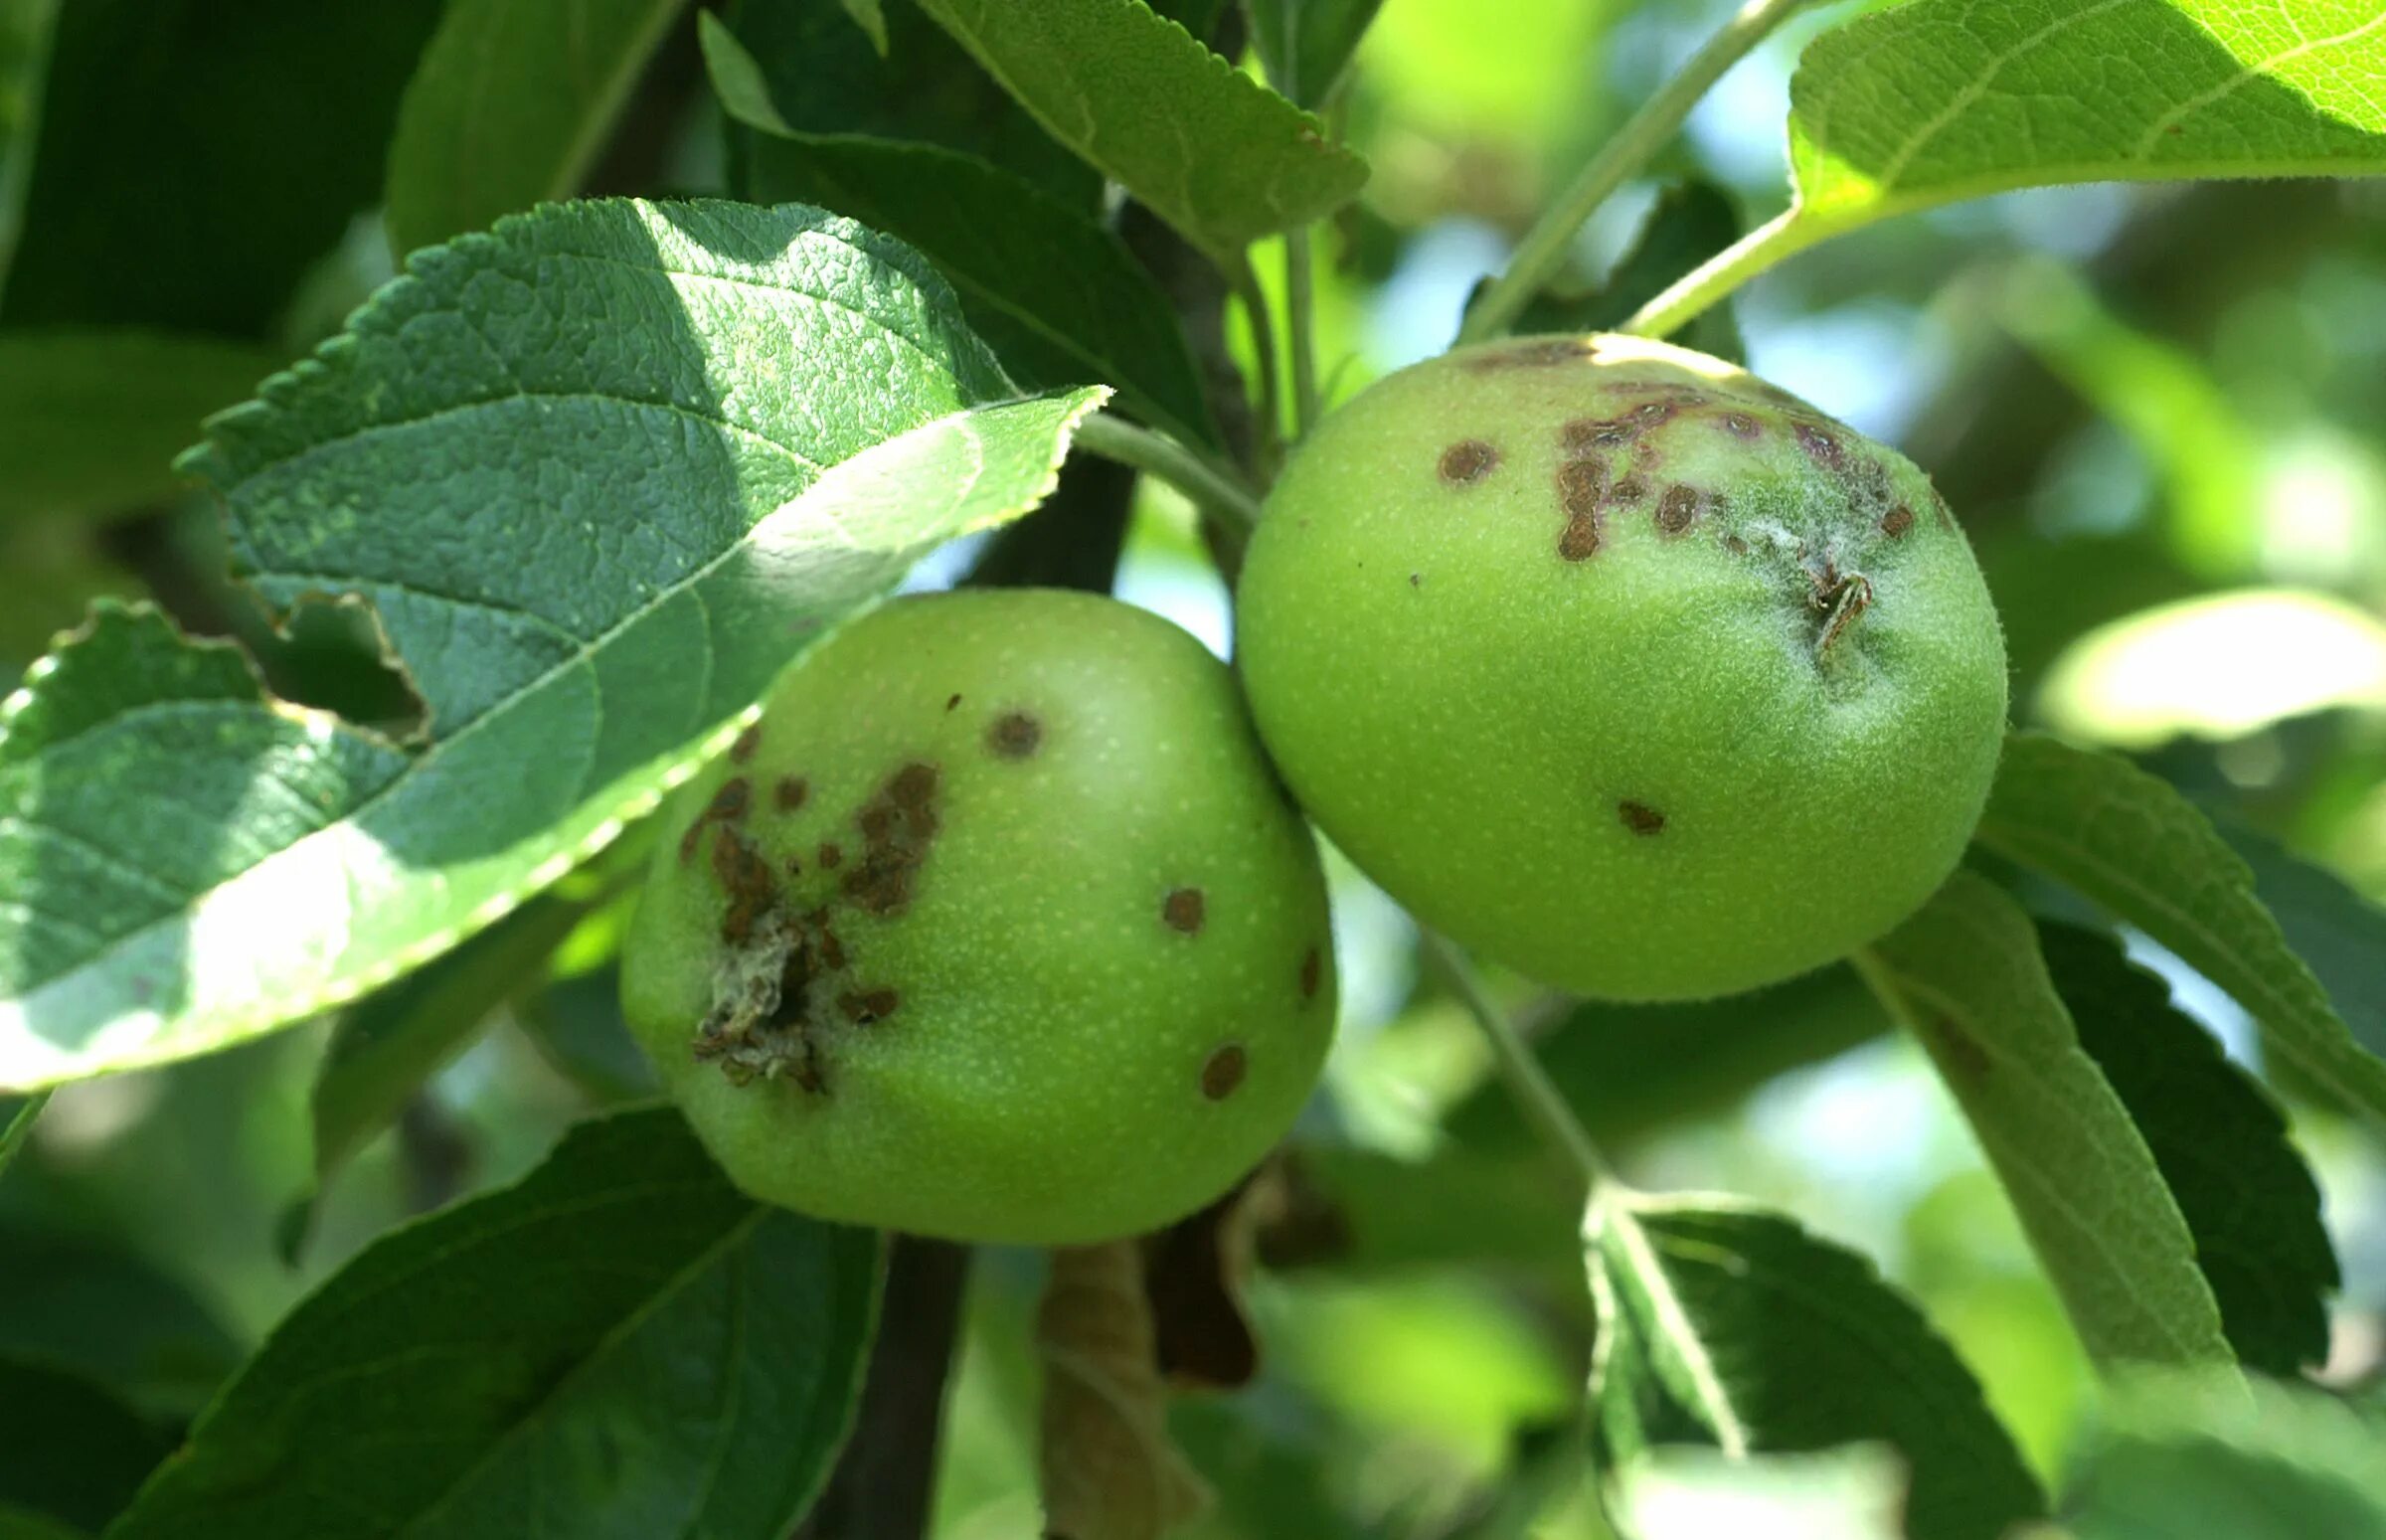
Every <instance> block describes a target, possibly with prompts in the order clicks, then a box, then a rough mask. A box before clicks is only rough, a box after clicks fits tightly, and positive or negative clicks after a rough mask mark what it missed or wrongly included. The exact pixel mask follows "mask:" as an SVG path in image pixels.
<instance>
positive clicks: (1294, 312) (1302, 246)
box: [1284, 225, 1317, 443]
mask: <svg viewBox="0 0 2386 1540" xmlns="http://www.w3.org/2000/svg"><path fill="white" fill-rule="evenodd" d="M1315 283H1316V275H1315V273H1314V272H1313V271H1312V270H1311V256H1310V251H1309V227H1308V226H1306V225H1295V226H1293V227H1292V228H1291V229H1290V230H1287V231H1285V232H1284V292H1285V300H1284V322H1285V324H1286V325H1287V326H1288V327H1289V328H1290V329H1291V333H1292V335H1291V349H1292V440H1293V442H1295V443H1298V442H1299V441H1300V440H1301V439H1303V438H1306V437H1307V436H1308V435H1309V429H1310V428H1314V427H1316V426H1317V337H1316V328H1317V317H1316V303H1315V294H1314V286H1315Z"/></svg>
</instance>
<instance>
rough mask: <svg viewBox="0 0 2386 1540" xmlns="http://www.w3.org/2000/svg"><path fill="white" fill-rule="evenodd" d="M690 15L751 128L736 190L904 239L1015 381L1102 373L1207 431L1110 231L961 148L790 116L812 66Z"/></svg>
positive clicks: (1160, 321)
mask: <svg viewBox="0 0 2386 1540" xmlns="http://www.w3.org/2000/svg"><path fill="white" fill-rule="evenodd" d="M765 14H767V12H766V13H765ZM698 22H699V26H700V28H701V34H700V35H701V37H702V39H703V43H704V53H705V61H706V64H707V65H708V67H709V68H710V69H711V71H712V75H713V86H714V89H715V90H716V92H717V93H718V94H719V95H720V97H721V103H722V107H723V109H724V110H725V111H727V112H728V113H729V115H730V116H731V117H732V118H734V119H736V120H737V121H738V122H741V123H743V124H745V125H747V126H748V127H750V128H753V129H755V130H757V131H758V132H757V137H756V138H755V139H754V140H753V141H752V142H751V143H750V144H749V147H748V153H747V173H746V175H747V185H746V189H745V190H746V194H747V196H749V197H751V198H753V199H754V200H756V201H757V202H766V203H768V202H778V201H781V200H785V199H798V200H801V201H804V202H808V203H816V204H820V205H822V206H824V207H828V208H833V209H835V210H836V211H837V212H838V213H840V214H847V215H851V216H852V217H853V218H855V219H858V220H860V221H862V222H863V223H864V224H866V225H868V226H870V227H871V228H872V229H874V230H882V231H885V232H886V233H888V234H889V235H892V236H895V237H897V238H898V239H900V240H903V241H908V242H910V243H911V244H912V245H913V246H916V247H918V248H919V249H920V250H921V251H922V252H923V253H925V254H927V256H928V257H930V259H931V260H933V261H935V262H936V263H937V269H938V270H939V271H941V272H942V273H943V274H944V275H945V277H947V278H949V279H950V280H951V281H952V284H953V287H954V288H955V289H957V290H958V291H959V293H960V296H961V303H962V306H963V308H964V310H965V311H966V312H967V314H968V317H969V320H970V323H971V324H972V325H973V326H974V327H975V328H976V330H977V332H978V334H979V335H980V336H982V337H984V338H985V339H986V340H987V341H988V342H990V343H992V344H993V346H994V349H995V351H996V352H997V353H999V354H1001V355H1002V359H1003V363H1004V365H1005V367H1006V368H1007V369H1008V370H1009V371H1010V373H1011V375H1012V376H1013V378H1015V379H1018V380H1020V381H1021V382H1023V383H1024V384H1026V385H1028V386H1031V387H1035V388H1045V389H1048V388H1052V387H1056V386H1064V385H1085V384H1096V383H1100V384H1108V385H1114V386H1116V387H1118V390H1119V393H1120V399H1121V401H1122V403H1124V404H1125V405H1127V406H1130V407H1131V408H1133V409H1134V410H1135V411H1136V412H1137V413H1138V414H1139V415H1141V416H1143V417H1145V418H1148V419H1150V420H1151V421H1153V422H1155V423H1157V424H1158V425H1159V426H1161V427H1163V428H1167V429H1168V430H1169V431H1170V432H1172V433H1174V434H1176V435H1177V436H1178V437H1180V438H1185V439H1188V440H1194V441H1202V440H1207V441H1212V442H1214V441H1215V440H1216V439H1217V436H1218V430H1217V428H1216V426H1215V424H1214V423H1213V422H1212V421H1211V418H1210V409H1209V404H1208V402H1207V401H1206V400H1204V398H1203V396H1202V389H1201V380H1200V377H1199V375H1198V374H1197V373H1196V372H1195V369H1194V366H1193V355H1192V352H1191V351H1190V350H1189V349H1188V348H1187V347H1186V345H1185V334H1184V331H1183V329H1182V328H1181V327H1180V326H1179V325H1178V324H1177V318H1176V313H1175V311H1174V310H1172V309H1171V308H1170V307H1169V302H1168V296H1167V295H1166V293H1164V292H1163V291H1162V290H1161V288H1160V286H1159V284H1158V283H1157V282H1155V281H1154V280H1153V278H1152V276H1151V274H1150V273H1149V272H1148V271H1147V270H1146V269H1145V268H1144V267H1143V266H1142V264H1140V263H1139V262H1137V261H1136V260H1135V258H1134V257H1133V256H1132V255H1131V254H1129V253H1128V251H1127V250H1126V247H1125V245H1124V244H1123V243H1121V242H1120V241H1119V239H1118V237H1117V236H1116V235H1115V234H1113V233H1112V232H1111V231H1109V230H1108V229H1106V228H1105V227H1104V226H1102V225H1101V224H1099V223H1097V222H1096V220H1095V219H1094V218H1093V217H1092V216H1091V215H1090V214H1087V213H1084V212H1082V211H1080V210H1078V209H1076V208H1073V207H1072V206H1070V205H1069V204H1068V203H1066V202H1064V201H1062V200H1061V199H1059V198H1056V197H1054V196H1052V195H1051V194H1048V193H1046V192H1045V191H1044V190H1043V189H1041V188H1039V187H1037V186H1036V185H1034V184H1033V183H1030V182H1027V181H1024V180H1022V179H1021V178H1019V177H1017V176H1014V175H1012V174H1011V173H1009V172H1007V171H1004V170H1002V169H1000V168H998V167H996V166H994V165H992V164H990V163H988V162H987V161H985V160H982V159H980V158H978V157H977V156H975V155H969V154H963V153H961V152H959V151H955V150H948V149H944V148H941V147H939V146H937V145H933V144H927V143H919V142H905V141H897V140H890V139H875V138H870V137H867V136H864V135H858V134H850V133H838V134H818V133H804V132H802V131H800V130H798V129H796V128H794V127H792V126H790V125H789V123H788V121H787V118H786V115H785V114H784V113H783V112H782V111H781V109H780V98H782V97H786V98H791V99H800V97H801V94H802V91H803V88H804V86H805V84H806V83H807V82H808V81H809V80H810V79H811V73H812V70H813V69H814V62H813V61H812V60H810V59H809V58H807V57H805V56H803V55H802V54H800V53H793V52H787V51H781V52H780V53H778V54H776V55H774V56H773V57H772V58H770V59H769V60H767V61H766V60H763V59H760V58H758V57H757V56H756V55H754V54H752V53H750V52H749V51H748V50H747V48H746V47H745V45H744V44H743V43H742V42H741V41H740V40H739V38H738V36H737V34H735V33H733V32H732V31H731V30H730V29H729V28H728V27H725V26H723V25H722V24H721V23H719V22H718V21H716V20H714V19H713V18H712V17H711V16H709V15H706V16H702V17H699V18H698Z"/></svg>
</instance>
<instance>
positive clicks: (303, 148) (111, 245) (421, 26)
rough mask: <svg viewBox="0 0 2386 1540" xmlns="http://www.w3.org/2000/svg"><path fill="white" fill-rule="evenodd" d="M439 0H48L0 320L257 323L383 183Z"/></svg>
mask: <svg viewBox="0 0 2386 1540" xmlns="http://www.w3.org/2000/svg"><path fill="white" fill-rule="evenodd" d="M438 14H439V3H438V0H376V3H373V4H369V5H325V4H323V3H322V0H241V3H240V4H237V5H215V4H199V5H189V4H186V5H171V6H163V7H161V6H159V5H157V4H156V3H155V0H62V3H61V4H60V6H59V10H58V18H57V31H56V34H55V38H54V41H53V43H52V48H51V60H50V71H49V81H48V85H47V86H46V87H45V90H44V93H43V97H42V110H41V119H40V122H39V124H38V125H37V126H36V127H35V128H34V130H33V133H32V139H33V144H32V155H33V175H32V179H31V181H30V183H29V184H28V186H27V188H26V193H25V213H24V228H23V232H22V234H21V236H20V239H19V241H18V245H17V254H16V259H15V261H14V263H13V264H12V265H11V266H10V268H9V270H8V286H7V288H6V289H5V290H0V324H6V325H8V326H10V327H24V326H107V325H122V326H152V327H160V328H164V329H166V330H169V331H185V332H214V333H218V334H220V335H224V336H232V337H248V338H256V337H264V336H267V335H269V334H270V332H271V330H272V328H273V323H274V320H275V318H276V317H277V316H278V315H280V313H281V311H282V307H283V306H284V304H286V303H287V302H288V300H289V298H290V295H291V292H292V290H293V289H295V288H296V286H297V283H298V278H299V275H300V274H301V273H303V272H304V271H306V269H307V268H308V267H309V266H310V265H311V264H312V263H313V262H314V261H315V260H316V259H317V258H318V257H323V256H324V255H325V254H327V253H329V252H330V251H331V249H332V248H333V247H334V246H335V245H337V244H338V242H339V240H340V237H341V235H342V234H343V233H344V232H345V231H346V230H347V228H348V222H349V221H350V219H351V218H353V217H354V216H355V215H356V214H357V213H358V212H360V211H362V210H364V209H367V208H369V207H371V206H372V204H373V203H374V202H375V200H376V199H377V198H378V197H379V196H380V193H381V177H382V161H383V157H384V154H385V153H386V150H387V147H388V144H389V134H390V125H391V122H392V121H393V120H394V118H395V117H396V115H397V110H398V95H399V92H400V91H401V90H402V89H403V88H404V86H405V85H406V81H407V77H408V76H409V75H410V74H412V73H413V71H414V67H415V61H416V59H417V58H418V57H419V56H420V55H421V54H422V52H423V44H424V42H425V40H426V39H427V38H428V37H429V36H430V30H431V26H432V24H433V23H434V22H435V21H436V20H437V18H438Z"/></svg>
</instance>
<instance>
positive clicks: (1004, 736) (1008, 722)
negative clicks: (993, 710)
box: [986, 711, 1044, 760]
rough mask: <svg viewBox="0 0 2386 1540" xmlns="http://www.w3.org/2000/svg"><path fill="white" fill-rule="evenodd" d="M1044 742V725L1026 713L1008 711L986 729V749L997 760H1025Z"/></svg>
mask: <svg viewBox="0 0 2386 1540" xmlns="http://www.w3.org/2000/svg"><path fill="white" fill-rule="evenodd" d="M1043 742H1044V724H1043V723H1041V722H1038V721H1037V720H1036V719H1035V718H1033V717H1031V716H1029V715H1028V714H1027V713H1026V712H1024V711H1006V712H1004V713H1003V714H1002V715H1001V716H999V717H996V718H995V719H994V725H993V726H992V727H990V728H988V729H986V747H987V748H988V749H991V750H992V751H993V752H994V755H995V757H996V758H997V759H1003V760H1024V759H1026V758H1027V757H1028V756H1029V755H1031V754H1034V753H1035V752H1036V748H1037V746H1038V745H1040V744H1042V743H1043Z"/></svg>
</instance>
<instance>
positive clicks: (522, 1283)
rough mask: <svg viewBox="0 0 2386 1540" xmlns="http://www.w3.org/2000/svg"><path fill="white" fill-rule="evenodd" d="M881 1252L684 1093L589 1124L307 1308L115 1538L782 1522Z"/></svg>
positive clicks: (359, 1535)
mask: <svg viewBox="0 0 2386 1540" xmlns="http://www.w3.org/2000/svg"><path fill="white" fill-rule="evenodd" d="M880 1271H881V1264H880V1247H879V1242H878V1239H877V1237H875V1236H874V1235H872V1234H870V1233H869V1232H867V1231H860V1230H850V1229H843V1228H839V1227H834V1226H829V1225H823V1224H820V1223H818V1222H816V1221H813V1220H807V1219H803V1218H800V1217H798V1216H796V1215H794V1214H790V1213H787V1212H785V1211H784V1210H780V1209H772V1208H767V1207H765V1206H763V1205H761V1204H758V1203H756V1202H754V1201H753V1200H752V1199H749V1198H747V1197H745V1196H743V1195H742V1194H740V1193H739V1192H738V1191H737V1190H736V1189H734V1188H732V1187H731V1186H730V1185H729V1183H728V1181H727V1180H726V1179H725V1178H723V1177H722V1176H721V1174H720V1173H719V1172H718V1171H717V1170H716V1169H715V1168H714V1166H713V1164H712V1162H711V1161H710V1160H709V1159H708V1158H707V1157H706V1155H705V1153H704V1151H703V1149H702V1148H701V1147H700V1146H699V1145H698V1144H697V1143H696V1140H695V1138H694V1137H693V1136H692V1135H691V1134H690V1133H689V1132H688V1131H687V1127H686V1125H685V1124H684V1123H683V1122H681V1121H680V1119H679V1115H678V1114H677V1113H676V1112H670V1111H667V1110H649V1111H644V1112H628V1113H623V1114H621V1115H619V1116H615V1117H611V1118H606V1119H603V1120H600V1121H596V1122H591V1123H584V1124H582V1125H581V1126H580V1127H579V1128H577V1129H575V1130H574V1131H573V1132H572V1133H571V1134H569V1135H568V1136H567V1137H566V1138H565V1140H564V1142H563V1143H562V1144H561V1145H559V1146H558V1147H557V1148H556V1150H555V1152H554V1154H552V1155H551V1156H550V1157H549V1158H548V1159H547V1161H546V1163H545V1164H543V1165H541V1166H540V1167H539V1168H538V1169H537V1170H535V1171H533V1172H532V1173H531V1174H530V1175H529V1176H528V1177H527V1178H525V1179H524V1180H523V1181H522V1182H520V1183H519V1184H517V1185H515V1186H513V1187H509V1188H506V1189H504V1190H502V1191H499V1192H496V1193H492V1194H490V1195H488V1196H486V1197H482V1198H477V1199H474V1200H472V1201H471V1202H468V1203H465V1204H462V1205H460V1206H458V1207H456V1208H453V1209H450V1210H448V1211H446V1212H445V1213H442V1214H440V1215H437V1216H436V1217H434V1218H432V1219H429V1220H427V1221H425V1222H424V1223H422V1224H418V1225H415V1226H412V1227H410V1228H408V1229H405V1230H401V1231H398V1232H397V1233H395V1234H393V1235H390V1236H387V1237H384V1238H383V1239H382V1240H380V1241H377V1242H376V1243H374V1244H373V1245H372V1246H371V1247H369V1248H367V1249H366V1250H365V1251H364V1252H363V1253H362V1254H361V1255H359V1256H358V1257H357V1258H356V1259H355V1260H354V1261H353V1262H351V1263H349V1264H348V1266H347V1267H345V1268H343V1269H342V1270H341V1271H340V1272H339V1273H338V1274H337V1275H336V1276H335V1277H334V1278H333V1279H332V1280H331V1281H330V1282H329V1283H326V1284H324V1285H323V1287H322V1288H321V1289H319V1290H318V1291H317V1292H316V1293H314V1294H313V1295H312V1296H311V1297H309V1298H308V1299H307V1300H306V1301H305V1302H303V1303H302V1304H300V1305H299V1306H298V1308H297V1309H296V1310H295V1311H293V1312H292V1313H291V1314H290V1316H289V1317H288V1318H287V1319H285V1320H284V1321H282V1323H281V1324H280V1325H279V1326H278V1327H277V1328H275V1330H274V1332H273V1335H272V1336H271V1337H270V1338H269V1339H268V1340H267V1341H266V1343H265V1345H264V1346H263V1348H261V1349H260V1350H259V1351H258V1353H257V1355H256V1358H254V1359H252V1360H251V1361H250V1363H249V1365H248V1366H247V1367H246V1368H245V1369H244V1370H243V1371H242V1372H241V1374H240V1376H239V1378H237V1379H236V1380H234V1382H233V1383H232V1384H231V1385H230V1386H229V1387H228V1388H227V1389H226V1390H225V1392H224V1394H223V1395H222V1396H221V1397H220V1398H218V1399H217V1401H216V1403H215V1404H214V1405H213V1406H212V1407H210V1408H209V1409H208V1411H207V1412H206V1413H205V1414H204V1415H203V1416H202V1417H201V1418H200V1420H199V1423H198V1425H197V1426H196V1427H195V1428H194V1429H193V1430H192V1433H191V1438H190V1442H189V1443H188V1445H187V1446H186V1447H185V1448H184V1449H183V1450H182V1451H181V1452H180V1453H179V1454H176V1455H175V1457H174V1458H173V1459H172V1461H170V1462H169V1463H168V1464H167V1465H166V1466H165V1468H164V1469H163V1470H161V1471H160V1472H159V1473H158V1475H157V1476H156V1478H155V1479H153V1480H152V1481H151V1482H150V1483H149V1484H148V1486H147V1487H146V1488H144V1489H143V1490H142V1492H141V1495H140V1498H139V1500H138V1501H137V1502H136V1503H135V1504H134V1506H133V1508H132V1510H131V1511H130V1512H129V1513H128V1514H127V1515H126V1516H125V1517H124V1518H123V1519H122V1520H121V1521H120V1522H119V1523H118V1524H117V1525H116V1526H115V1527H114V1528H112V1529H110V1530H109V1531H108V1533H109V1535H110V1536H111V1537H113V1540H151V1537H157V1540H166V1537H172V1540H214V1537H219V1536H220V1537H223V1540H281V1537H285V1536H286V1537H289V1540H298V1537H305V1540H384V1537H387V1536H390V1535H393V1534H401V1533H410V1532H411V1533H417V1534H428V1533H438V1534H442V1535H459V1536H460V1535H492V1536H495V1535H528V1534H541V1533H544V1534H551V1535H565V1534H568V1535H572V1536H575V1537H579V1540H652V1537H653V1536H655V1535H658V1534H683V1535H689V1536H700V1535H701V1536H722V1537H730V1536H736V1537H748V1536H752V1537H757V1540H775V1537H777V1536H781V1535H784V1534H785V1533H786V1532H787V1530H788V1528H789V1527H790V1526H791V1525H792V1524H793V1523H794V1521H795V1520H796V1519H797V1518H798V1517H799V1516H800V1515H801V1514H802V1511H803V1509H804V1507H805V1505H806V1504H807V1503H808V1502H809V1501H810V1500H811V1497H812V1495H813V1494H814V1493H815V1492H816V1491H817V1490H818V1488H819V1484H820V1482H821V1480H822V1479H823V1478H824V1476H825V1475H826V1472H827V1467H828V1462H829V1460H830V1458H831V1457H832V1456H833V1455H834V1454H835V1452H836V1449H837V1446H838V1444H839V1443H840V1442H841V1440H842V1439H843V1437H844V1431H845V1427H846V1423H847V1420H848V1418H849V1416H850V1415H851V1410H852V1406H853V1402H854V1399H855V1397H856V1396H857V1395H858V1394H859V1391H860V1384H861V1370H862V1365H863V1362H864V1359H865V1358H866V1356H867V1353H866V1349H867V1344H868V1342H869V1339H870V1334H871V1327H872V1322H873V1317H874V1314H875V1311H876V1299H877V1291H878V1283H879V1277H880ZM400 1452H403V1457H401V1456H400Z"/></svg>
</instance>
